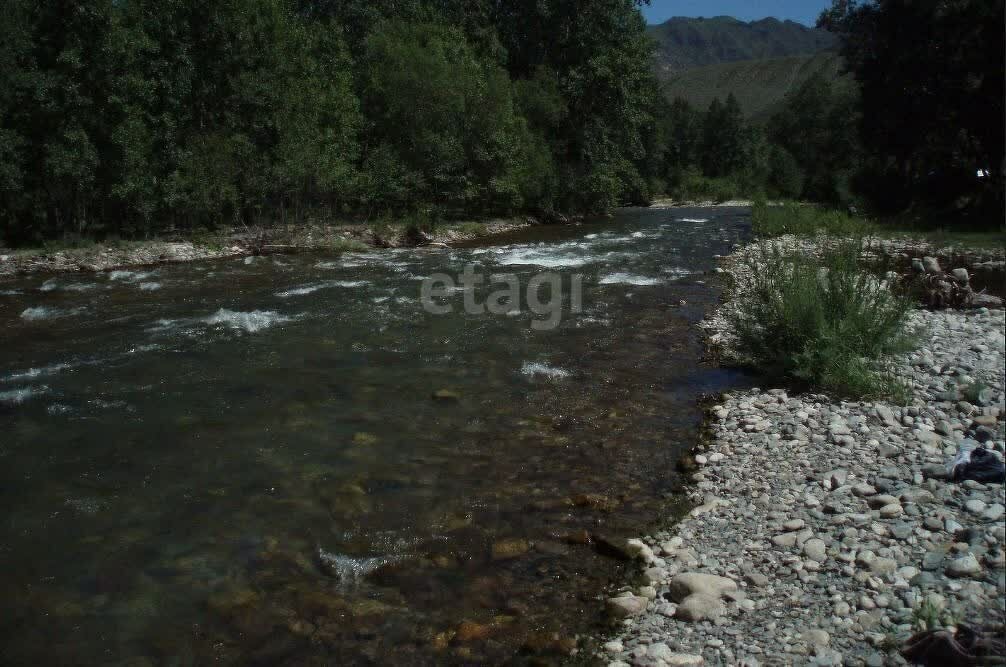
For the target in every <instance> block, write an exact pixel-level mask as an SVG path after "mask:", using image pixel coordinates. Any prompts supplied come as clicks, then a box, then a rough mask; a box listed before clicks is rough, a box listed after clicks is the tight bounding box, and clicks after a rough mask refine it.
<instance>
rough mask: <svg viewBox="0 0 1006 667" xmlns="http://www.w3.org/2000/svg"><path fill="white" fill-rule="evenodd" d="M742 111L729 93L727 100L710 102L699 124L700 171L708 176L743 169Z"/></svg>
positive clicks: (718, 175) (711, 176) (743, 135)
mask: <svg viewBox="0 0 1006 667" xmlns="http://www.w3.org/2000/svg"><path fill="white" fill-rule="evenodd" d="M745 140H746V137H745V125H744V114H743V113H742V112H741V108H740V104H738V103H737V98H736V97H734V95H733V93H731V94H730V95H729V96H728V97H727V100H726V103H723V102H720V100H719V98H716V99H714V100H713V101H712V103H710V105H709V110H708V111H707V112H706V116H705V120H704V122H703V126H702V171H703V172H704V173H705V175H706V176H708V177H710V178H719V177H723V176H728V175H730V174H733V173H736V172H738V171H740V170H741V169H743V168H744V149H745Z"/></svg>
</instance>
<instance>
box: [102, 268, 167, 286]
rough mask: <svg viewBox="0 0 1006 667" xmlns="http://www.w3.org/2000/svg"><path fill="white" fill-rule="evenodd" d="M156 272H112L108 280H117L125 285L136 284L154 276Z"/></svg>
mask: <svg viewBox="0 0 1006 667" xmlns="http://www.w3.org/2000/svg"><path fill="white" fill-rule="evenodd" d="M156 275H157V272H156V271H146V272H144V271H112V272H111V273H109V274H108V279H109V280H117V281H120V282H126V283H136V282H140V281H142V280H146V279H147V278H152V277H153V276H156Z"/></svg>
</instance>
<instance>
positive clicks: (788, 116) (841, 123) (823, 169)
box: [768, 75, 860, 205]
mask: <svg viewBox="0 0 1006 667" xmlns="http://www.w3.org/2000/svg"><path fill="white" fill-rule="evenodd" d="M858 124H859V112H858V99H857V97H856V95H855V92H854V91H853V90H851V89H849V88H848V87H847V86H842V85H839V84H837V83H835V82H833V81H830V80H828V79H826V78H824V77H822V76H817V75H815V76H812V77H811V78H809V79H808V80H807V81H806V82H804V84H803V85H802V86H800V88H799V89H797V90H796V92H794V93H793V94H792V95H790V96H789V97H787V98H786V100H785V102H784V104H783V106H782V108H781V109H780V110H779V112H778V113H777V114H776V115H775V116H773V117H772V119H771V120H770V121H769V124H768V134H769V137H770V139H771V140H772V142H773V144H774V145H776V146H779V147H780V148H782V149H784V150H785V151H786V152H787V153H788V154H789V155H791V156H792V157H793V159H794V160H795V161H796V164H797V166H798V167H799V169H800V171H801V173H802V174H803V187H802V189H801V191H800V192H799V193H798V194H797V195H795V196H796V197H802V198H804V199H808V200H813V201H819V202H828V203H833V204H839V205H848V204H850V203H851V201H850V198H849V190H848V183H847V181H848V178H849V174H850V173H851V172H852V171H853V169H855V168H856V165H857V164H859V162H860V157H859V153H860V148H859V138H858V135H857V127H858Z"/></svg>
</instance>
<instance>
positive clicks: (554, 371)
mask: <svg viewBox="0 0 1006 667" xmlns="http://www.w3.org/2000/svg"><path fill="white" fill-rule="evenodd" d="M520 372H521V373H523V374H524V375H526V376H528V377H535V376H537V375H541V376H544V377H547V378H549V379H550V380H558V379H560V378H566V377H569V375H570V372H569V371H567V370H565V369H563V368H556V367H555V366H549V365H548V364H542V363H538V362H537V361H529V362H526V363H525V364H524V365H523V366H521V369H520Z"/></svg>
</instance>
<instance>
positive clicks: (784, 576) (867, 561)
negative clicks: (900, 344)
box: [599, 246, 1006, 667]
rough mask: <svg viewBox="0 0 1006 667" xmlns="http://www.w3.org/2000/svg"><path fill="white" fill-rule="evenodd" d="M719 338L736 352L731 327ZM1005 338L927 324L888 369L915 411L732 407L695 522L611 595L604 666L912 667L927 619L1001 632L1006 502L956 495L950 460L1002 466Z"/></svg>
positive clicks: (704, 469) (754, 395)
mask: <svg viewBox="0 0 1006 667" xmlns="http://www.w3.org/2000/svg"><path fill="white" fill-rule="evenodd" d="M748 248H751V246H748ZM744 252H749V250H748V249H742V250H741V251H740V252H739V253H737V254H735V255H734V256H731V258H727V259H726V261H724V263H723V265H724V266H725V267H726V268H725V269H724V270H726V271H731V270H734V269H735V268H736V267H738V266H741V265H742V264H743V263H741V262H738V261H736V260H737V256H738V255H740V254H742V253H744ZM727 307H729V304H728V306H727ZM706 325H707V332H708V333H709V335H710V339H711V340H712V341H713V342H714V343H719V344H727V345H728V344H729V338H730V336H729V331H726V330H725V324H724V320H723V318H718V317H716V316H714V317H712V318H711V319H710V320H709V321H708V322H707V323H706ZM1004 325H1006V321H1004V314H1003V312H1002V311H1001V310H988V309H985V308H980V309H976V310H970V311H959V310H942V311H926V310H917V311H914V312H913V313H912V326H913V327H914V328H915V329H916V331H917V335H918V337H919V341H920V344H919V346H918V347H917V348H916V349H915V350H914V351H912V352H911V353H908V354H905V355H902V356H898V357H894V358H891V359H888V360H886V361H885V365H886V367H887V370H889V371H890V372H893V373H894V374H896V375H897V376H898V377H900V378H901V379H902V380H904V381H905V382H906V383H907V384H908V385H909V387H910V393H911V397H912V400H911V401H910V403H909V404H908V405H907V406H906V407H902V406H897V405H893V404H890V403H886V402H872V401H864V402H846V401H838V400H835V399H832V398H829V397H827V396H823V395H807V394H804V395H799V396H791V395H788V394H787V392H786V391H784V390H780V389H772V390H759V389H753V390H750V391H742V392H734V393H728V394H726V395H724V396H722V397H721V398H720V400H719V401H718V403H717V404H716V405H714V406H712V407H711V408H710V409H709V413H708V419H707V426H706V433H705V438H704V441H703V443H702V444H701V445H700V446H699V447H698V448H697V449H696V451H695V453H694V456H693V461H694V465H695V470H694V472H693V474H692V475H691V482H692V483H691V485H690V486H689V489H688V494H689V496H690V498H691V500H692V501H693V503H694V505H695V508H694V509H693V510H692V511H691V512H690V514H689V515H688V516H686V517H685V518H684V519H682V520H681V521H680V522H678V523H677V524H675V525H673V526H672V527H670V528H668V529H666V530H664V531H662V532H655V533H654V534H651V535H647V536H643V537H642V538H641V539H639V540H633V541H632V542H631V544H632V551H633V553H635V557H636V559H637V560H638V561H639V564H640V569H639V578H638V580H637V581H634V582H633V583H634V585H632V586H625V587H623V589H622V590H621V591H617V590H616V591H613V592H611V593H610V594H609V597H612V598H613V599H611V600H609V602H608V608H609V612H610V613H611V614H612V615H613V617H615V618H616V619H617V620H616V623H617V625H616V629H615V630H614V631H613V634H612V636H611V637H609V638H607V639H606V640H602V644H603V646H602V648H601V649H600V652H599V658H601V660H602V662H605V663H608V664H610V665H612V667H617V666H620V665H702V664H706V665H742V666H744V667H755V666H756V665H871V666H873V665H898V664H906V663H905V661H904V659H903V658H902V657H901V656H900V654H899V653H898V650H897V649H898V647H899V645H900V643H901V642H903V641H904V640H905V639H907V638H908V637H909V636H911V635H912V634H914V633H915V632H917V631H918V630H920V629H925V628H926V626H927V623H928V625H929V626H932V625H936V626H939V627H943V626H952V625H954V624H956V623H959V622H964V623H968V624H971V625H982V624H983V623H995V622H998V623H1001V622H1002V616H1003V609H1004V592H1006V571H1004V569H1003V568H1004V565H1006V556H1004V551H1003V549H1004V546H1006V524H1004V514H1006V492H1004V487H1003V485H1001V484H982V483H978V482H974V481H965V482H963V483H955V482H952V481H949V480H948V479H947V475H948V470H947V463H948V462H949V461H950V460H951V459H953V457H954V456H955V454H956V453H957V452H958V447H959V445H960V444H961V443H962V442H963V441H964V440H965V439H970V438H975V439H978V440H982V441H986V442H987V446H988V447H990V448H992V449H994V451H995V452H996V455H997V456H998V457H999V458H1000V459H1001V458H1002V457H1003V453H1004V442H1003V440H1004V435H1003V414H1004V412H1006V405H1004V398H1006V396H1004V363H1006V356H1004V348H1006V340H1004Z"/></svg>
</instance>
